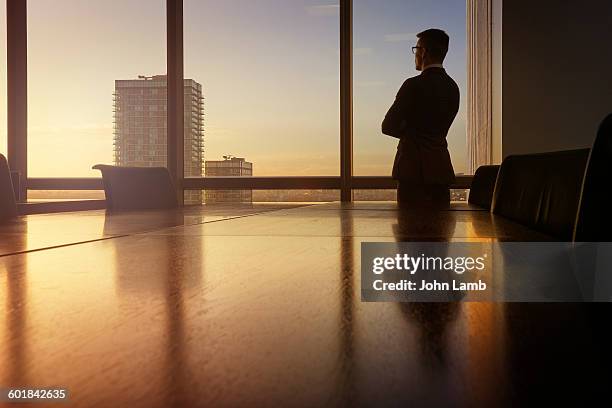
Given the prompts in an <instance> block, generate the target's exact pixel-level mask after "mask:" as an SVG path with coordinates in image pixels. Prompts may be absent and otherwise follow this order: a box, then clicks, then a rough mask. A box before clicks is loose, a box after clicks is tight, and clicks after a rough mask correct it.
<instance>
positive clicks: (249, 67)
mask: <svg viewBox="0 0 612 408" xmlns="http://www.w3.org/2000/svg"><path fill="white" fill-rule="evenodd" d="M336 3H337V2H336ZM184 5H185V9H184V16H185V26H184V32H185V77H186V78H191V79H193V80H195V81H197V82H198V83H201V84H202V96H203V97H204V112H205V116H204V139H205V160H206V161H222V160H224V158H223V156H237V157H241V158H244V159H245V160H246V161H248V162H250V163H253V172H252V174H253V175H254V176H287V175H289V176H304V175H339V173H340V170H339V157H340V154H339V146H340V142H339V110H340V108H339V103H340V96H339V92H340V91H339V7H338V4H322V3H321V2H320V1H314V0H300V1H286V0H258V1H252V0H234V1H217V0H214V1H213V0H185V2H184Z"/></svg>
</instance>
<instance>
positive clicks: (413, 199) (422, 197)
mask: <svg viewBox="0 0 612 408" xmlns="http://www.w3.org/2000/svg"><path fill="white" fill-rule="evenodd" d="M397 203H398V205H399V206H400V207H424V208H448V207H449V206H450V188H449V186H448V185H446V184H415V183H410V182H403V181H401V180H399V181H398V184H397Z"/></svg>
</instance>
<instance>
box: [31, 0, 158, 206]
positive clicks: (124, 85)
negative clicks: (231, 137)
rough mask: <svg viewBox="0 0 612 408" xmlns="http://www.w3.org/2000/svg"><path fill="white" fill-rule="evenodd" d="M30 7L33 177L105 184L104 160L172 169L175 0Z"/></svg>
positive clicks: (69, 1)
mask: <svg viewBox="0 0 612 408" xmlns="http://www.w3.org/2000/svg"><path fill="white" fill-rule="evenodd" d="M27 8H28V176H29V177H99V176H100V174H99V172H98V171H96V170H92V168H91V167H92V165H94V164H96V163H106V164H113V163H114V164H121V165H134V166H154V165H165V149H166V140H165V132H166V131H165V127H166V123H165V117H164V115H165V107H166V94H165V82H164V81H165V79H164V78H163V77H158V75H165V73H166V30H165V26H166V6H165V1H164V0H106V1H96V2H92V1H82V0H61V1H54V0H30V1H28V4H27ZM29 196H30V198H70V197H72V198H75V197H76V196H78V197H80V198H87V197H103V193H102V192H67V191H64V192H58V191H56V192H41V191H30V194H29Z"/></svg>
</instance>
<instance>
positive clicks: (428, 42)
mask: <svg viewBox="0 0 612 408" xmlns="http://www.w3.org/2000/svg"><path fill="white" fill-rule="evenodd" d="M417 38H418V41H417V45H416V46H415V47H412V52H413V53H414V54H415V65H416V69H417V70H418V71H421V74H420V75H418V76H415V77H412V78H408V79H407V80H406V81H405V82H404V83H403V85H402V87H401V88H400V90H399V91H398V93H397V96H396V98H395V102H394V103H393V105H392V106H391V108H390V109H389V111H388V112H387V115H386V116H385V119H384V121H383V123H382V132H383V133H384V134H386V135H389V136H393V137H396V138H398V139H399V143H398V146H397V153H396V155H395V161H394V163H393V173H392V176H393V178H394V179H395V180H397V181H398V189H397V200H398V203H399V204H400V206H425V207H447V206H448V205H449V203H450V190H449V185H450V184H452V183H453V182H454V181H455V172H454V170H453V165H452V163H451V159H450V154H449V152H448V143H447V142H446V136H447V134H448V129H449V128H450V126H451V124H452V123H453V120H454V119H455V116H457V111H458V110H459V87H458V86H457V84H456V83H455V81H454V80H453V79H452V78H451V77H450V76H448V75H447V73H446V71H445V70H444V68H443V67H442V62H443V61H444V57H446V53H447V52H448V43H449V37H448V35H447V34H446V33H445V32H444V31H442V30H438V29H433V28H432V29H429V30H426V31H423V32H421V33H419V34H417Z"/></svg>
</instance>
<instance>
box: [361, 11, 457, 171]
mask: <svg viewBox="0 0 612 408" xmlns="http://www.w3.org/2000/svg"><path fill="white" fill-rule="evenodd" d="M353 7H354V9H353V18H354V22H353V30H354V31H353V35H354V39H353V44H354V49H353V53H354V56H353V61H354V85H353V86H354V90H353V93H354V172H355V175H358V176H373V175H375V176H390V175H391V169H392V167H393V159H394V156H395V152H396V148H397V139H395V138H392V137H390V136H386V135H383V134H382V133H381V123H382V120H383V118H384V117H385V114H386V112H387V110H388V109H389V107H390V106H391V104H392V103H393V101H394V99H395V95H396V94H397V91H398V90H399V88H400V86H401V85H402V83H403V82H404V80H406V79H407V78H409V77H412V76H416V75H418V74H419V72H418V71H416V70H415V68H414V55H413V54H412V50H411V47H412V46H414V45H415V44H416V41H417V38H416V33H418V32H420V31H423V30H425V29H428V28H441V29H443V30H444V31H446V33H447V34H448V35H449V36H450V47H449V52H448V54H447V56H446V59H445V61H444V67H445V69H446V71H447V72H448V74H449V75H450V76H451V77H452V78H453V79H454V80H455V82H457V84H458V85H459V89H460V92H461V105H460V108H459V113H458V114H457V117H456V118H455V121H454V123H453V125H452V127H451V129H450V131H449V133H448V137H447V141H448V146H449V147H448V148H449V151H450V154H451V158H452V162H453V167H454V169H455V173H464V172H465V169H466V163H467V144H466V122H465V117H466V116H465V115H466V91H465V89H466V75H467V72H466V64H467V62H466V13H465V8H466V5H465V0H438V1H430V0H354V6H353Z"/></svg>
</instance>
